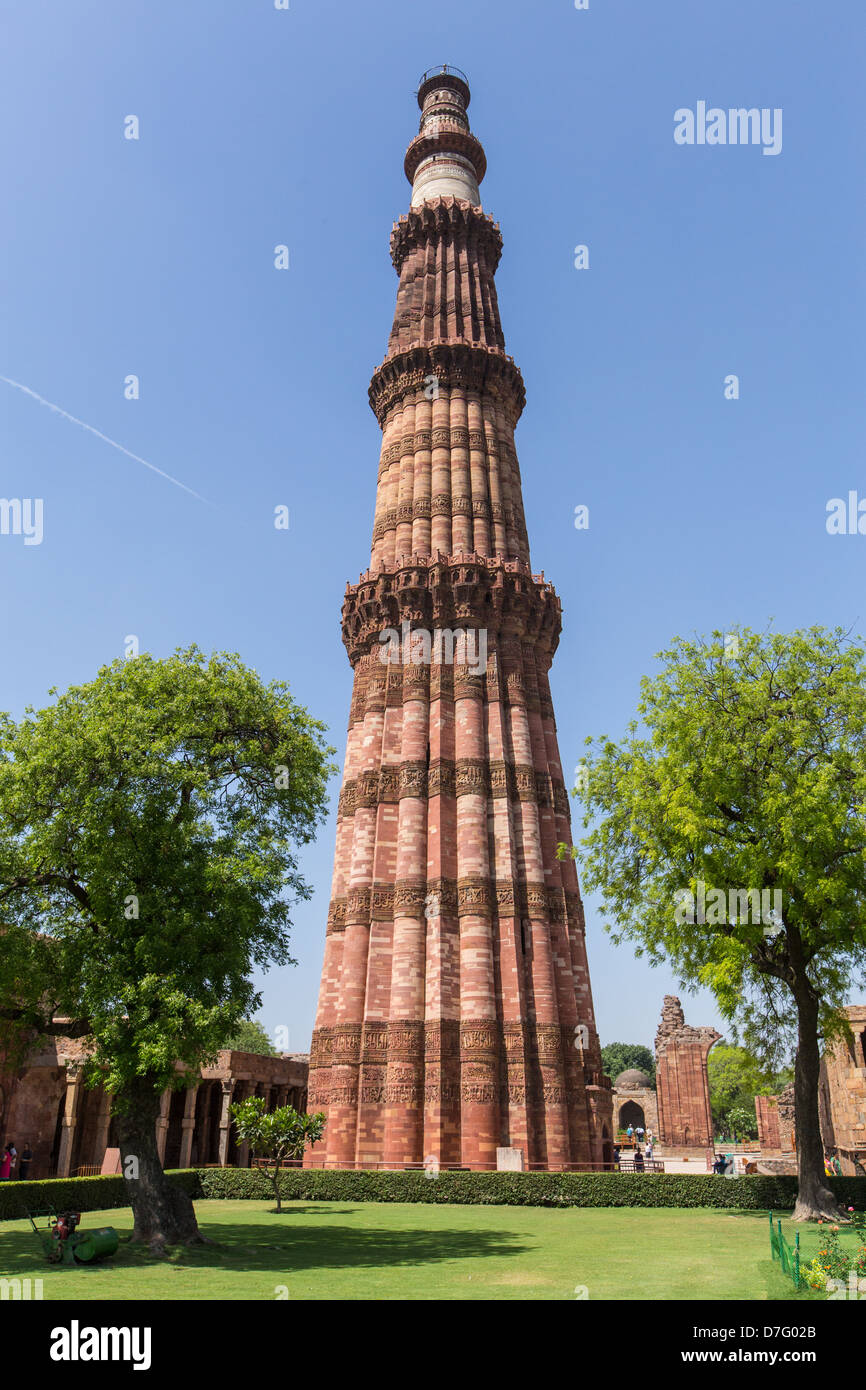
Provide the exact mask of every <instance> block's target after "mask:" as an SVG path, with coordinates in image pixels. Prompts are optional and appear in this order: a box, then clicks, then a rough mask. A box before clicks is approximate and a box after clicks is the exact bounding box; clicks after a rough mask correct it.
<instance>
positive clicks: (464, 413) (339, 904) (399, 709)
mask: <svg viewBox="0 0 866 1390" xmlns="http://www.w3.org/2000/svg"><path fill="white" fill-rule="evenodd" d="M418 103H419V105H420V107H421V124H420V130H419V133H418V135H417V136H416V138H415V139H414V140H413V141H412V143H411V145H410V146H409V149H408V151H407V153H406V160H405V170H406V175H407V177H408V179H409V181H410V183H411V184H412V199H411V205H410V210H409V212H408V213H407V214H406V215H405V216H404V217H401V218H400V220H399V221H398V222H397V223H396V224H395V226H394V229H393V232H392V236H391V257H392V260H393V262H394V265H395V267H396V269H397V272H398V274H399V277H400V284H399V288H398V290H397V308H396V313H395V315H394V323H393V327H392V329H391V336H390V339H389V342H388V351H387V355H386V357H385V360H384V362H383V363H382V365H381V366H380V367H379V368H378V370H377V371H376V372H375V373H374V376H373V380H372V383H371V386H370V404H371V406H372V408H373V410H374V412H375V414H376V417H377V419H378V421H379V424H380V425H381V428H382V452H381V457H380V462H379V478H378V486H377V492H376V510H375V517H374V523H373V541H372V551H371V557H370V565H369V568H368V569H367V571H366V572H365V573H364V574H362V575H361V578H360V581H359V582H358V583H357V584H354V585H349V586H348V587H347V590H346V598H345V602H344V605H343V640H344V642H345V644H346V649H347V651H348V654H349V659H350V661H351V664H352V667H353V669H354V681H355V685H354V693H353V697H352V707H351V714H350V719H349V734H348V743H347V751H346V763H345V770H344V778H343V787H342V791H341V793H340V802H339V812H338V821H337V849H336V856H335V861H334V877H333V886H332V897H331V903H330V908H329V912H328V928H327V938H326V947H325V963H324V968H323V974H322V984H321V991H320V996H319V1007H318V1013H317V1017H316V1028H315V1033H314V1036H313V1045H312V1055H311V1059H310V1069H311V1070H310V1097H309V1109H310V1110H324V1111H325V1113H326V1115H327V1125H326V1129H325V1139H324V1141H323V1142H322V1144H320V1145H318V1146H317V1147H316V1149H315V1150H314V1151H313V1152H312V1153H311V1154H310V1155H309V1156H308V1159H307V1161H308V1162H309V1163H311V1164H312V1165H314V1166H315V1165H321V1164H328V1165H346V1166H355V1167H375V1166H393V1167H403V1166H405V1165H407V1164H414V1163H422V1162H424V1161H425V1160H430V1159H435V1160H436V1161H437V1162H438V1163H439V1164H440V1165H448V1164H454V1165H460V1164H463V1165H466V1164H469V1165H472V1166H474V1167H475V1166H478V1167H482V1166H483V1167H490V1168H493V1167H495V1166H496V1161H497V1158H496V1150H497V1148H499V1147H516V1148H520V1149H521V1150H523V1153H524V1158H525V1161H526V1162H527V1163H528V1164H532V1165H536V1166H539V1167H549V1168H559V1167H562V1166H566V1165H569V1164H585V1163H596V1164H598V1163H601V1162H603V1161H606V1159H607V1158H608V1157H609V1154H610V1141H611V1140H612V1132H611V1103H610V1090H609V1083H607V1082H606V1080H605V1078H604V1077H603V1075H602V1065H601V1055H600V1049H599V1043H598V1036H597V1033H596V1027H595V1020H594V1015H593V1007H592V996H591V991H590V983H589V973H588V970H587V961H586V948H585V943H584V920H583V909H582V906H581V901H580V896H579V891H578V884H577V876H576V872H575V868H574V864H573V863H572V861H571V860H565V861H560V860H558V859H557V856H556V846H557V844H558V843H560V842H563V841H564V842H566V843H570V842H571V831H570V821H569V803H568V796H567V792H566V787H565V783H564V780H563V775H562V768H561V765H560V760H559V751H558V747H557V740H556V725H555V722H554V717H553V706H552V703H551V698H550V688H549V685H548V671H549V668H550V664H551V661H552V658H553V654H554V652H555V650H556V646H557V643H558V640H559V632H560V627H561V613H560V604H559V600H558V598H557V597H556V594H555V593H554V590H553V587H552V586H551V585H550V584H549V583H547V582H546V581H545V579H544V576H543V575H540V576H539V575H534V574H533V572H532V568H531V565H530V559H529V542H528V538H527V533H526V522H525V518H524V514H523V501H522V495H521V481H520V468H519V466H518V462H517V454H516V451H515V447H514V429H515V426H516V424H517V421H518V419H519V417H520V414H521V411H522V409H523V404H524V388H523V381H522V378H521V375H520V372H519V370H518V369H517V367H516V366H515V364H514V362H513V361H512V359H511V358H510V357H509V356H508V355H507V354H506V351H505V340H504V337H503V333H502V324H501V322H500V318H499V307H498V303H497V296H496V287H495V283H494V273H495V271H496V267H497V264H498V262H499V257H500V253H501V250H502V238H501V236H500V233H499V228H498V226H497V225H496V223H494V222H493V221H492V220H491V218H490V217H489V216H488V215H487V214H486V213H485V212H484V211H483V210H482V208H481V206H480V194H479V191H478V190H479V184H480V183H481V181H482V179H483V178H484V174H485V169H486V160H485V156H484V151H483V149H482V147H481V145H480V144H479V142H478V140H477V139H476V138H475V136H474V135H473V134H472V132H471V131H470V128H469V121H468V118H467V114H466V112H467V107H468V105H469V87H468V85H467V83H466V80H465V78H464V77H463V75H462V74H461V73H458V72H457V71H455V70H454V69H450V68H442V69H441V70H436V71H434V72H431V73H428V74H425V76H424V78H423V79H422V81H421V85H420V87H419V91H418ZM605 1145H607V1148H605Z"/></svg>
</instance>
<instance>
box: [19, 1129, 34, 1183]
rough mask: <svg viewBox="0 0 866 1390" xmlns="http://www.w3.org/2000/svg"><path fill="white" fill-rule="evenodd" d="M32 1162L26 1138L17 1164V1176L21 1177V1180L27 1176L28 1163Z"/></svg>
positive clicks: (28, 1141) (31, 1154)
mask: <svg viewBox="0 0 866 1390" xmlns="http://www.w3.org/2000/svg"><path fill="white" fill-rule="evenodd" d="M32 1162H33V1151H32V1149H31V1148H30V1140H29V1139H28V1140H27V1141H26V1143H25V1145H24V1148H23V1149H22V1150H21V1162H20V1163H19V1164H18V1177H19V1178H20V1179H21V1181H22V1182H23V1181H24V1179H25V1178H26V1177H27V1174H28V1173H29V1172H30V1164H31V1163H32Z"/></svg>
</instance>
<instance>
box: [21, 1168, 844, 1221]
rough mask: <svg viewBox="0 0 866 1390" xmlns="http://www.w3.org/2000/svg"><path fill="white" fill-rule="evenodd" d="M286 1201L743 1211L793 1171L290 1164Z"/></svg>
mask: <svg viewBox="0 0 866 1390" xmlns="http://www.w3.org/2000/svg"><path fill="white" fill-rule="evenodd" d="M169 1176H170V1178H171V1181H172V1182H174V1183H179V1184H180V1185H182V1186H183V1188H184V1189H185V1190H186V1191H187V1192H188V1193H189V1194H190V1196H191V1197H193V1198H195V1199H197V1200H201V1199H210V1200H213V1199H217V1200H219V1199H222V1200H231V1201H241V1200H244V1199H247V1198H256V1199H258V1200H259V1201H261V1200H263V1199H264V1200H267V1199H268V1198H269V1197H272V1196H273V1185H272V1184H271V1182H270V1181H269V1179H268V1178H266V1177H265V1175H264V1174H263V1173H261V1172H260V1171H259V1170H258V1169H257V1168H201V1169H194V1168H191V1169H184V1170H176V1171H174V1172H172V1173H170V1175H169ZM827 1184H828V1186H829V1187H830V1188H831V1189H832V1190H833V1192H835V1194H836V1196H837V1198H838V1199H839V1201H840V1202H841V1204H842V1205H843V1206H845V1207H854V1208H855V1210H857V1211H864V1210H866V1178H828V1179H827ZM280 1195H281V1196H282V1198H283V1201H286V1202H293V1201H295V1202H298V1201H300V1202H427V1203H430V1202H432V1203H443V1204H448V1203H454V1204H456V1205H461V1206H524V1207H717V1208H718V1207H728V1208H734V1209H737V1210H740V1211H743V1210H750V1211H767V1210H768V1209H769V1210H771V1211H780V1212H781V1211H790V1209H791V1208H792V1207H793V1205H794V1202H795V1200H796V1197H797V1179H796V1178H793V1177H765V1176H763V1175H762V1174H757V1175H752V1176H749V1177H742V1178H723V1177H716V1176H714V1175H708V1176H703V1175H701V1174H695V1175H692V1174H689V1173H643V1174H641V1173H453V1172H442V1173H440V1174H439V1176H438V1177H436V1178H428V1177H427V1175H426V1174H425V1173H423V1172H410V1173H405V1172H375V1173H374V1172H354V1171H348V1170H346V1171H342V1170H338V1169H325V1168H290V1169H286V1170H285V1171H284V1172H282V1173H281V1174H280ZM127 1206H129V1199H128V1197H127V1194H126V1191H125V1187H124V1181H123V1178H122V1177H119V1176H116V1177H94V1178H49V1179H48V1180H46V1181H44V1182H10V1183H0V1220H7V1221H8V1220H14V1219H15V1218H17V1217H23V1216H26V1214H27V1211H28V1210H30V1211H32V1212H34V1213H35V1212H37V1211H45V1210H46V1208H48V1207H53V1208H54V1210H55V1211H64V1210H66V1209H68V1208H70V1207H71V1208H73V1209H74V1210H76V1211H100V1210H103V1209H106V1210H107V1209H109V1208H111V1207H127Z"/></svg>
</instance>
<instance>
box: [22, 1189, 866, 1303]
mask: <svg viewBox="0 0 866 1390" xmlns="http://www.w3.org/2000/svg"><path fill="white" fill-rule="evenodd" d="M196 1211H197V1213H198V1219H199V1224H200V1227H201V1229H202V1232H203V1233H204V1234H205V1235H207V1236H208V1237H209V1238H210V1239H211V1240H212V1241H213V1242H214V1244H213V1245H212V1246H209V1247H206V1248H200V1249H197V1250H194V1251H186V1250H184V1251H178V1252H176V1253H175V1254H174V1255H173V1257H172V1258H170V1259H166V1260H155V1259H153V1258H151V1257H150V1256H148V1255H147V1254H145V1253H144V1252H142V1251H141V1250H139V1249H137V1248H134V1247H130V1246H129V1245H127V1244H126V1243H125V1242H124V1241H123V1235H124V1233H128V1232H129V1230H130V1229H131V1213H130V1211H129V1210H128V1209H124V1208H121V1209H119V1210H115V1211H105V1212H86V1213H85V1214H84V1216H83V1218H82V1229H86V1228H88V1227H92V1226H102V1225H113V1226H115V1227H116V1228H117V1229H118V1230H119V1231H120V1233H121V1247H120V1250H119V1251H118V1253H117V1255H116V1256H115V1257H114V1259H113V1260H109V1261H107V1262H106V1263H105V1264H103V1265H99V1266H95V1267H93V1268H89V1267H79V1268H72V1269H68V1268H63V1267H62V1268H56V1267H54V1266H51V1265H48V1264H46V1263H44V1262H43V1261H42V1259H41V1257H40V1253H39V1250H38V1246H37V1243H36V1239H35V1237H34V1236H33V1233H32V1231H31V1230H30V1227H29V1225H28V1223H27V1222H23V1221H9V1222H3V1223H2V1225H0V1271H2V1274H4V1275H7V1276H9V1275H13V1276H18V1277H20V1278H25V1277H27V1276H29V1277H31V1278H40V1277H41V1278H42V1279H43V1290H44V1298H45V1299H46V1300H49V1299H60V1300H62V1299H70V1298H75V1299H127V1298H144V1299H275V1298H277V1297H279V1296H282V1297H283V1298H285V1297H288V1298H289V1299H293V1300H298V1299H301V1300H303V1299H572V1300H573V1299H574V1298H575V1297H576V1288H577V1286H585V1287H586V1288H587V1289H588V1296H589V1298H590V1299H616V1300H620V1299H673V1300H676V1299H688V1300H692V1299H707V1300H719V1299H740V1298H747V1299H758V1300H766V1299H770V1300H776V1299H789V1298H791V1297H794V1296H795V1295H794V1291H793V1288H792V1286H791V1283H790V1281H789V1280H786V1279H785V1278H784V1277H783V1276H782V1274H781V1273H780V1272H779V1270H778V1267H776V1266H774V1265H773V1264H772V1263H771V1261H770V1255H769V1237H768V1223H767V1217H766V1216H765V1215H762V1214H760V1213H756V1212H730V1211H708V1210H701V1209H698V1210H659V1209H649V1210H647V1209H622V1208H619V1209H611V1208H591V1209H578V1208H564V1209H557V1210H553V1209H547V1208H543V1207H506V1206H501V1207H493V1206H490V1207H482V1206H432V1205H431V1206H426V1205H421V1204H414V1203H413V1204H398V1203H394V1204H391V1203H374V1202H370V1203H366V1202H365V1203H326V1202H321V1203H313V1202H292V1203H288V1204H287V1206H286V1207H285V1209H284V1211H283V1214H282V1215H281V1216H277V1215H276V1213H275V1212H274V1209H273V1204H272V1203H271V1202H267V1201H261V1202H256V1201H238V1202H232V1201H225V1202H223V1201H210V1202H206V1201H202V1202H197V1203H196ZM792 1229H793V1228H792V1227H791V1224H790V1223H789V1222H787V1221H785V1222H783V1230H784V1231H785V1234H786V1235H787V1236H788V1237H789V1238H790V1236H791V1233H792ZM801 1230H802V1228H801ZM817 1240H818V1232H817V1229H816V1228H807V1229H806V1230H805V1231H804V1232H803V1234H802V1235H801V1241H802V1244H803V1249H804V1257H805V1258H807V1259H808V1258H811V1256H812V1255H813V1254H814V1253H815V1251H816V1250H817ZM846 1243H847V1241H846ZM281 1286H282V1292H280V1291H281ZM800 1297H804V1298H810V1297H816V1295H814V1294H805V1295H800Z"/></svg>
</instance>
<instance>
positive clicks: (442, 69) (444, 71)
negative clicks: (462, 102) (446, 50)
mask: <svg viewBox="0 0 866 1390" xmlns="http://www.w3.org/2000/svg"><path fill="white" fill-rule="evenodd" d="M431 77H459V78H460V80H461V82H465V83H466V86H467V87H468V86H469V78H468V77H467V76H466V73H465V72H461V71H460V69H459V68H452V67H449V66H448V64H447V63H441V64H440V65H439V67H438V68H428V69H427V71H426V72H423V73H422V74H421V79H420V81H419V83H418V91H419V92H420V90H421V88H422V87H423V86H424V83H425V82H429V81H430V78H431Z"/></svg>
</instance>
